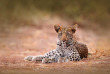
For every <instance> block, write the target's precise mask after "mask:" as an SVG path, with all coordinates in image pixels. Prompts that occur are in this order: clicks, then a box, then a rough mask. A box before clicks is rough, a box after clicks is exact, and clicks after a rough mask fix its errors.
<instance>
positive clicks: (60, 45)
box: [24, 24, 88, 64]
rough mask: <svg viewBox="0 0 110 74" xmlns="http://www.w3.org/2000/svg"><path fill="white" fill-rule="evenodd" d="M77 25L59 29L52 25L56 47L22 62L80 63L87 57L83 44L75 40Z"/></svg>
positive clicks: (28, 57)
mask: <svg viewBox="0 0 110 74" xmlns="http://www.w3.org/2000/svg"><path fill="white" fill-rule="evenodd" d="M77 28H78V24H75V25H73V26H72V27H61V26H60V25H54V29H55V31H56V32H57V34H58V41H57V47H56V49H54V50H51V51H49V52H47V53H45V54H44V55H38V56H27V57H25V58H24V60H28V61H41V62H42V63H44V64H45V63H55V62H56V63H60V62H69V61H80V60H81V59H83V58H87V57H88V48H87V46H86V45H85V44H84V43H80V42H78V41H77V40H76V38H75V32H76V29H77Z"/></svg>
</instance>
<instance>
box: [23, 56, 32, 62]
mask: <svg viewBox="0 0 110 74" xmlns="http://www.w3.org/2000/svg"><path fill="white" fill-rule="evenodd" d="M32 58H33V56H27V57H25V58H24V60H28V61H32Z"/></svg>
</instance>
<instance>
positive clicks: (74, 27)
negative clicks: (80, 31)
mask: <svg viewBox="0 0 110 74" xmlns="http://www.w3.org/2000/svg"><path fill="white" fill-rule="evenodd" d="M77 28H78V24H75V25H73V27H72V28H71V30H72V32H73V33H75V32H76V29H77Z"/></svg>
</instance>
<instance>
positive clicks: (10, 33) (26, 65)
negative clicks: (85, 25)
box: [0, 23, 110, 74]
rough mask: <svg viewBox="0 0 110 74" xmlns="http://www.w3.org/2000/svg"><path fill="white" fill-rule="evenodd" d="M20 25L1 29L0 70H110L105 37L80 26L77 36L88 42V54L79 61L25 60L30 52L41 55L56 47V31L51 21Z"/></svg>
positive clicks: (109, 73)
mask: <svg viewBox="0 0 110 74" xmlns="http://www.w3.org/2000/svg"><path fill="white" fill-rule="evenodd" d="M42 24H43V26H40V25H39V26H36V25H31V26H22V27H18V28H16V29H12V28H11V30H10V29H7V30H3V31H0V74H7V73H8V74H20V73H21V74H30V73H31V74H35V73H36V74H41V73H45V74H46V73H48V74H51V73H53V74H56V73H59V74H61V73H63V74H67V73H69V74H73V73H78V74H80V73H82V74H88V73H89V74H93V73H100V74H104V73H105V74H110V46H109V41H108V39H107V38H105V37H99V36H97V35H96V34H95V33H94V32H93V31H86V30H83V29H81V28H79V29H78V30H77V32H76V34H75V35H76V39H77V40H78V41H80V42H83V43H85V44H87V46H88V48H89V53H91V54H92V55H89V57H88V58H87V59H83V60H82V61H79V62H68V63H52V64H41V63H40V62H30V61H24V60H23V58H24V57H26V56H29V55H33V56H35V55H43V54H44V53H46V52H48V51H50V50H53V49H55V48H56V42H57V33H56V32H55V31H54V28H53V25H51V24H47V23H46V24H44V23H42Z"/></svg>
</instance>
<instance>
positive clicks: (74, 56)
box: [70, 52, 81, 61]
mask: <svg viewBox="0 0 110 74" xmlns="http://www.w3.org/2000/svg"><path fill="white" fill-rule="evenodd" d="M80 60H81V58H80V55H79V53H78V52H73V53H72V56H71V57H70V61H80Z"/></svg>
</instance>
